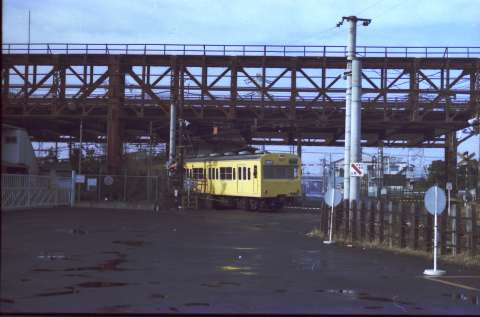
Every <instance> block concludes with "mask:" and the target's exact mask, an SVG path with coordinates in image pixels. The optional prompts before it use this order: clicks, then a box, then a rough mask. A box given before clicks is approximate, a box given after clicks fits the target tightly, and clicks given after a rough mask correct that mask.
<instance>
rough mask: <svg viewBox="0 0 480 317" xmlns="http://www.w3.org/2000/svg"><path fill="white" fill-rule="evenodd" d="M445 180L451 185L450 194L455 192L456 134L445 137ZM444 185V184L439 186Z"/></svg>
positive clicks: (454, 132)
mask: <svg viewBox="0 0 480 317" xmlns="http://www.w3.org/2000/svg"><path fill="white" fill-rule="evenodd" d="M445 180H446V181H447V182H451V183H452V187H453V189H452V192H454V193H455V192H456V191H457V133H456V131H453V132H449V133H447V134H446V135H445ZM439 185H442V186H443V185H444V184H439Z"/></svg>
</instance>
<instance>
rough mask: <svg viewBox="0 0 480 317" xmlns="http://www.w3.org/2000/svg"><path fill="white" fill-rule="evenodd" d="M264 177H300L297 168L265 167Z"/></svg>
mask: <svg viewBox="0 0 480 317" xmlns="http://www.w3.org/2000/svg"><path fill="white" fill-rule="evenodd" d="M263 177H264V178H265V179H293V178H297V177H298V167H297V166H272V165H265V166H263Z"/></svg>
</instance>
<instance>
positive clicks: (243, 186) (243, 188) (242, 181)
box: [237, 164, 249, 194]
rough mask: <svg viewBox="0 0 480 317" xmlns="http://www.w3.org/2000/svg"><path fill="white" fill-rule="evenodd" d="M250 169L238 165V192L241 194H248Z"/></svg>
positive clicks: (243, 165)
mask: <svg viewBox="0 0 480 317" xmlns="http://www.w3.org/2000/svg"><path fill="white" fill-rule="evenodd" d="M247 172H248V168H247V166H246V165H245V164H238V166H237V178H238V181H237V190H238V193H240V194H242V193H243V194H245V193H248V192H249V191H248V179H247Z"/></svg>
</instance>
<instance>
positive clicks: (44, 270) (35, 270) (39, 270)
mask: <svg viewBox="0 0 480 317" xmlns="http://www.w3.org/2000/svg"><path fill="white" fill-rule="evenodd" d="M32 271H33V272H55V271H58V270H54V269H33V270H32Z"/></svg>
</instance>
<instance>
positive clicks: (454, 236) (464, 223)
mask: <svg viewBox="0 0 480 317" xmlns="http://www.w3.org/2000/svg"><path fill="white" fill-rule="evenodd" d="M478 209H479V207H478V206H476V205H475V204H473V203H469V204H464V203H460V202H452V204H451V211H450V215H449V214H448V212H447V210H445V211H444V212H443V213H442V214H441V215H439V216H438V230H439V254H452V255H458V254H467V255H476V254H478V251H479V248H480V245H479V242H480V238H479V233H480V231H479V229H480V228H479V227H480V225H479V221H478V220H479V219H478V218H479V217H478ZM329 213H330V208H328V207H327V206H325V205H324V204H323V205H322V208H321V215H320V220H321V224H320V230H321V231H322V233H323V234H327V233H328V220H329ZM334 217H335V218H334V236H335V238H336V239H344V240H346V241H349V242H370V243H376V244H382V245H385V246H388V247H391V248H410V249H413V250H423V251H428V252H430V251H432V248H433V223H434V221H433V216H432V215H431V214H429V213H428V212H427V211H426V209H425V207H424V204H423V201H416V202H402V201H401V200H388V201H387V200H370V199H369V200H364V201H360V202H359V203H358V204H353V206H352V208H351V210H350V212H348V208H347V206H346V204H343V205H342V204H341V205H339V206H338V207H337V208H336V209H335V216H334Z"/></svg>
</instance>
